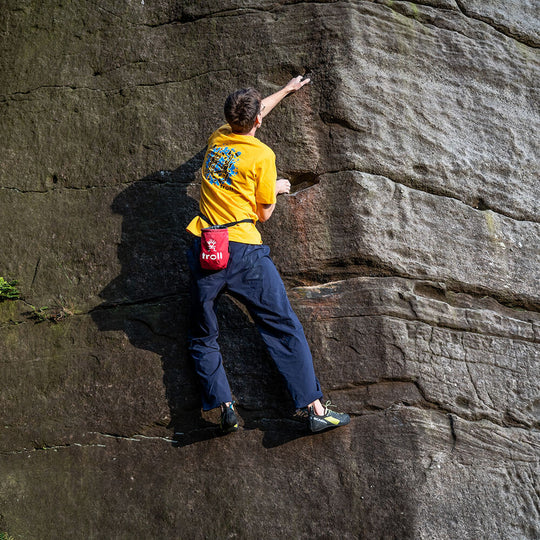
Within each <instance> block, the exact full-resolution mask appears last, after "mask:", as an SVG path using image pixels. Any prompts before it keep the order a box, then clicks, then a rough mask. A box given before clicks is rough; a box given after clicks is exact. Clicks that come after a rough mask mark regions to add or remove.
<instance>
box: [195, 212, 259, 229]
mask: <svg viewBox="0 0 540 540" xmlns="http://www.w3.org/2000/svg"><path fill="white" fill-rule="evenodd" d="M199 217H200V218H202V219H204V221H206V223H208V224H209V225H210V227H208V228H209V229H227V228H228V227H232V226H233V225H238V223H254V221H253V220H252V219H241V220H240V221H231V222H230V223H223V224H222V225H212V222H211V221H210V220H209V219H208V218H207V217H205V216H203V215H202V214H199Z"/></svg>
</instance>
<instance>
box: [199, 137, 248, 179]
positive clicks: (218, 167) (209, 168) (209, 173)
mask: <svg viewBox="0 0 540 540" xmlns="http://www.w3.org/2000/svg"><path fill="white" fill-rule="evenodd" d="M241 154H242V152H239V151H237V150H236V149H235V148H229V147H228V146H214V147H212V148H211V149H210V150H209V151H208V154H207V156H206V162H205V164H204V168H205V176H206V178H208V181H209V182H210V183H211V184H214V185H216V186H220V187H223V184H227V185H229V186H230V185H231V184H232V177H233V176H235V175H236V174H237V173H238V168H237V167H236V164H237V163H238V160H239V158H240V155H241Z"/></svg>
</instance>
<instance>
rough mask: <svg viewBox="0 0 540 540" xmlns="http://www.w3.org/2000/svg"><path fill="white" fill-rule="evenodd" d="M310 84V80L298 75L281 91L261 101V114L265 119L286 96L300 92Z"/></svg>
mask: <svg viewBox="0 0 540 540" xmlns="http://www.w3.org/2000/svg"><path fill="white" fill-rule="evenodd" d="M308 83H309V79H307V78H306V79H304V77H303V76H302V75H298V77H295V78H294V79H291V80H290V81H289V82H288V83H287V84H286V85H285V86H284V87H283V88H281V90H278V91H277V92H275V93H274V94H271V95H269V96H268V97H265V98H264V99H263V100H262V101H261V114H262V116H263V118H264V117H265V116H266V115H267V114H268V113H269V112H270V111H271V110H272V109H273V108H274V107H275V106H276V105H277V104H278V103H279V102H280V101H281V100H282V99H283V98H284V97H286V96H288V95H289V94H292V93H293V92H296V91H297V90H300V88H302V86H304V85H305V84H308Z"/></svg>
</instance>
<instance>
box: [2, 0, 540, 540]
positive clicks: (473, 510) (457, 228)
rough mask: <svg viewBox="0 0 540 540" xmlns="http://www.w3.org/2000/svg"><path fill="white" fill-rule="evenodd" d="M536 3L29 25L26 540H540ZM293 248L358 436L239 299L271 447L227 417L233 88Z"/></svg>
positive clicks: (334, 395) (13, 358)
mask: <svg viewBox="0 0 540 540" xmlns="http://www.w3.org/2000/svg"><path fill="white" fill-rule="evenodd" d="M539 11H540V10H539V7H538V3H537V2H535V1H534V0H520V1H506V2H501V1H497V0H490V1H486V2H484V1H482V2H481V1H477V0H426V1H424V2H422V3H412V2H404V1H390V0H378V1H360V0H356V1H355V0H351V1H317V2H310V1H305V2H294V1H275V0H272V1H271V0H262V1H255V0H226V1H223V2H214V1H210V0H208V1H204V2H172V1H168V0H159V1H155V2H154V1H149V0H145V1H142V0H130V1H125V2H113V1H111V0H97V1H95V2H80V1H75V2H61V1H59V0H46V1H43V2H37V1H35V0H25V1H23V2H15V1H12V0H6V2H4V3H3V5H2V9H1V10H0V33H1V36H2V40H1V45H0V47H1V54H0V67H1V75H0V114H1V118H2V122H1V124H0V155H1V156H2V158H1V167H0V205H1V212H0V231H1V232H2V249H1V250H0V275H2V276H3V277H5V278H6V279H17V280H19V282H20V284H19V287H20V289H21V290H22V292H23V298H22V299H21V300H19V301H15V302H14V301H5V302H2V303H0V377H1V380H2V391H1V392H0V411H1V415H2V420H3V423H2V425H1V426H0V429H1V436H0V453H1V455H2V456H1V460H0V479H1V486H2V489H1V490H0V533H1V532H7V533H9V534H11V535H12V536H13V537H14V538H15V539H17V540H18V539H19V538H21V539H22V538H24V539H27V538H28V539H30V538H39V539H40V540H41V539H48V538H51V539H53V538H103V537H104V538H131V537H133V536H141V537H143V536H144V537H148V538H160V539H163V538H171V539H173V538H174V539H176V538H265V537H269V538H339V539H342V538H351V539H352V538H362V539H364V538H365V539H373V538H381V539H383V538H384V539H386V538H396V539H400V540H402V539H407V538H411V539H413V538H414V539H425V540H427V539H429V540H432V539H436V540H439V539H440V540H446V539H455V538H486V539H487V538H489V539H495V538H500V539H509V538H512V539H514V538H516V539H517V538H519V539H536V538H538V537H540V499H539V495H538V494H539V493H540V484H539V480H538V479H539V473H540V390H539V382H538V381H539V379H540V364H539V356H540V355H539V352H540V346H539V342H540V313H539V311H540V310H539V308H540V293H539V290H540V289H539V283H540V270H539V269H540V211H539V206H538V201H539V200H540V182H539V180H538V179H539V172H540V171H539V167H538V161H539V146H538V142H537V140H538V132H539V127H540V111H539V108H538V103H540V95H539V94H540V91H539V87H538V80H539V74H540V56H539V53H538V47H539V45H540V36H539V32H538V29H539V28H540V13H539ZM298 73H309V74H310V76H311V78H312V81H313V84H312V85H310V86H309V87H307V88H305V89H304V90H303V91H302V92H301V93H299V94H297V95H295V96H293V97H290V98H288V99H286V100H285V101H284V102H283V103H282V104H281V105H280V106H279V108H278V109H276V110H275V111H274V112H273V113H272V114H271V115H270V116H269V117H267V119H266V120H265V125H264V126H263V128H262V129H261V131H260V137H261V138H262V139H263V140H264V141H265V142H267V143H268V144H269V145H270V146H272V148H274V150H275V152H276V154H277V156H278V161H277V163H278V168H279V171H280V174H281V175H283V176H286V177H288V178H290V179H291V181H292V183H293V185H294V193H293V194H292V195H290V196H283V197H280V199H279V201H278V207H277V210H276V212H275V215H274V216H273V218H272V220H270V221H269V222H268V223H265V224H264V225H261V231H262V234H263V237H264V239H265V242H266V243H268V244H269V245H270V247H271V249H272V252H273V256H274V260H275V262H276V264H277V265H278V267H279V269H280V271H281V272H282V274H283V276H284V279H285V281H286V283H287V285H288V287H289V289H290V297H291V301H292V302H293V304H294V306H295V309H296V310H297V313H298V315H299V317H300V319H301V320H302V322H303V323H304V327H305V331H306V335H307V337H308V340H309V341H310V344H311V345H312V349H313V352H314V357H315V366H316V371H317V373H318V375H319V378H320V380H321V383H322V385H323V388H324V390H325V393H326V394H327V396H328V397H329V398H331V399H332V400H333V401H334V402H335V403H337V404H338V406H339V408H340V409H344V410H348V411H350V412H351V414H352V421H351V424H350V426H349V427H347V428H343V429H340V430H336V431H334V432H329V433H324V434H321V435H318V436H309V435H308V434H307V433H306V431H305V430H304V427H303V426H302V424H301V423H300V422H298V419H297V418H296V417H295V416H294V414H293V413H294V411H292V404H291V402H290V400H289V398H288V396H287V394H286V392H285V390H284V388H283V384H282V382H281V380H280V378H279V375H278V374H277V373H276V370H275V368H274V367H273V365H272V363H271V362H270V360H269V358H268V357H267V355H266V353H265V351H264V347H263V345H262V343H261V340H260V339H259V337H258V336H257V334H256V331H255V330H254V328H253V325H252V323H251V321H250V320H249V317H248V316H247V314H246V313H245V311H244V309H243V308H242V306H240V305H238V304H237V303H236V302H235V301H234V299H231V298H228V297H224V298H223V299H222V302H221V304H220V306H219V311H218V314H219V317H220V320H221V327H222V330H223V331H222V337H221V345H222V348H223V351H224V355H225V362H226V367H227V371H228V373H229V376H230V382H231V385H232V387H233V391H234V394H235V396H236V398H237V400H238V405H239V407H238V408H239V411H240V414H241V416H242V430H241V431H240V432H239V433H236V434H234V435H232V436H227V437H219V436H217V432H216V422H217V416H216V415H217V413H216V411H213V412H210V413H205V414H202V413H201V411H200V408H199V398H198V388H197V382H196V380H195V377H194V373H193V370H192V367H191V364H190V361H189V359H188V356H187V351H186V347H185V338H186V321H187V317H188V308H189V299H188V295H187V285H188V275H187V268H186V263H185V260H184V256H183V252H184V250H185V248H186V246H187V245H188V243H189V242H190V239H189V237H188V235H187V234H186V233H185V232H184V226H185V225H186V223H187V222H188V221H189V219H190V218H191V216H192V215H193V213H194V212H195V211H196V208H197V192H198V174H197V173H198V169H199V167H200V164H201V162H202V155H203V153H202V152H203V150H204V145H205V140H206V137H207V136H208V135H209V134H210V132H211V131H212V130H213V129H214V128H215V127H216V126H218V125H219V123H220V122H222V113H221V107H222V102H223V100H224V98H225V97H226V95H227V94H228V93H229V92H230V91H231V90H233V89H235V88H238V87H242V86H247V85H253V86H257V87H258V88H259V89H260V90H261V91H262V92H263V93H265V94H268V93H271V92H273V91H274V90H276V89H277V88H279V86H280V85H282V84H284V83H285V82H287V80H288V79H289V78H290V77H291V76H294V75H296V74H298Z"/></svg>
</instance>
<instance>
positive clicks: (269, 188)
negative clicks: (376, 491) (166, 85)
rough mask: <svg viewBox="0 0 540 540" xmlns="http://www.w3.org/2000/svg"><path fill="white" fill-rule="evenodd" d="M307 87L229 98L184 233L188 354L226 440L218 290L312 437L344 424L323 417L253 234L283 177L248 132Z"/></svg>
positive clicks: (301, 343) (230, 412) (228, 413)
mask: <svg viewBox="0 0 540 540" xmlns="http://www.w3.org/2000/svg"><path fill="white" fill-rule="evenodd" d="M309 82H310V80H309V79H308V78H303V77H302V76H298V77H295V78H294V79H291V80H290V81H289V82H288V83H287V84H286V85H285V86H284V87H283V88H281V89H280V90H279V91H277V92H276V93H274V94H272V95H270V96H268V97H266V98H264V99H261V95H260V94H259V92H258V91H257V90H255V89H253V88H247V89H242V90H238V91H236V92H234V93H232V94H230V95H229V96H228V97H227V99H226V101H225V106H224V111H225V118H226V120H227V122H228V123H227V124H225V125H223V126H221V127H220V128H219V129H218V130H217V131H215V132H214V133H213V134H212V135H211V136H210V138H209V140H208V148H207V151H206V155H205V158H204V163H203V167H202V183H201V197H200V205H199V208H200V213H199V215H198V216H196V217H195V218H193V220H192V221H191V222H190V223H189V225H188V226H187V230H188V231H189V232H190V233H192V234H193V235H194V236H196V237H197V238H195V240H194V243H193V245H192V247H191V249H189V250H188V252H187V258H188V263H189V267H190V270H191V274H192V286H191V292H192V316H191V319H190V324H191V327H190V333H189V348H190V353H191V355H192V357H193V360H194V362H195V368H196V371H197V374H198V375H199V377H200V380H201V383H202V394H203V395H202V401H203V409H204V410H210V409H213V408H215V407H218V406H220V407H221V430H222V431H223V432H225V433H228V432H231V431H235V430H237V429H238V418H237V416H236V411H235V409H234V406H233V400H232V395H231V390H230V387H229V383H228V381H227V377H226V374H225V370H224V367H223V363H222V357H221V353H220V351H219V346H218V343H217V338H218V325H217V317H216V314H215V308H214V302H215V300H216V298H217V296H218V294H219V293H220V292H222V291H223V290H227V291H228V292H229V293H230V294H231V295H233V296H234V297H236V298H238V299H239V300H240V301H242V302H243V303H244V304H245V306H246V307H247V309H248V311H249V313H250V314H251V316H252V317H253V320H254V321H255V324H256V326H257V329H258V330H259V332H260V334H261V336H262V338H263V340H264V342H265V344H266V346H267V348H268V351H269V353H270V355H271V357H272V359H273V360H274V362H275V363H276V365H277V368H278V370H279V371H280V373H281V374H282V375H283V377H284V378H285V381H286V383H287V387H288V390H289V392H290V394H291V396H292V398H293V400H294V403H295V405H296V407H297V408H298V409H299V410H300V411H302V412H303V414H304V415H305V416H306V417H307V419H308V424H309V427H310V429H311V431H313V432H316V431H322V430H325V429H327V428H331V427H336V426H342V425H345V424H348V423H349V420H350V418H349V415H347V414H344V413H338V412H335V411H332V410H330V409H329V408H328V405H329V402H328V403H327V404H326V406H324V405H323V404H322V403H321V398H322V392H321V388H320V385H319V381H318V380H317V377H316V376H315V371H314V368H313V360H312V357H311V352H310V350H309V346H308V344H307V341H306V338H305V336H304V331H303V328H302V325H301V324H300V322H299V320H298V318H297V316H296V315H295V313H294V312H293V310H292V308H291V305H290V303H289V300H288V298H287V294H286V292H285V287H284V284H283V282H282V280H281V277H280V276H279V273H278V271H277V269H276V267H275V266H274V263H273V262H272V260H271V259H270V257H269V253H270V250H269V248H268V246H265V245H263V244H262V240H261V235H260V233H259V231H258V230H257V228H256V227H255V223H256V221H257V220H259V221H261V222H264V221H266V220H268V219H269V218H270V216H271V215H272V213H273V211H274V208H275V204H276V196H277V195H279V194H281V193H289V192H290V189H291V184H290V182H289V181H288V180H287V179H284V178H280V179H277V173H276V163H275V154H274V152H273V151H272V150H271V149H270V148H269V147H268V146H266V145H265V144H264V143H262V142H261V141H260V140H259V139H257V138H256V137H255V133H256V131H257V130H258V129H259V128H260V127H261V124H262V121H263V119H264V117H265V116H266V115H267V114H268V113H269V112H270V111H271V110H272V109H273V108H274V107H275V106H276V105H277V104H278V103H279V102H280V101H281V100H282V99H283V98H284V97H285V96H287V95H289V94H291V93H294V92H296V91H298V90H300V89H301V88H302V87H303V86H304V85H306V84H308V83H309ZM227 237H228V248H227ZM222 242H224V244H222ZM227 258H228V262H226V260H227ZM225 263H226V267H225V268H223V265H224V264H225ZM213 265H216V266H213ZM220 265H221V266H220Z"/></svg>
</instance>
